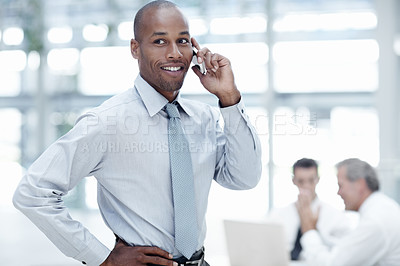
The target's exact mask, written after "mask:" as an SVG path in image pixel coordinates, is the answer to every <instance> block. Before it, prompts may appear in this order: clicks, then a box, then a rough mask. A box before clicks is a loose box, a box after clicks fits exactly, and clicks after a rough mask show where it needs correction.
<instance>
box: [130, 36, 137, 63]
mask: <svg viewBox="0 0 400 266" xmlns="http://www.w3.org/2000/svg"><path fill="white" fill-rule="evenodd" d="M131 54H132V56H133V58H135V59H138V58H139V56H138V54H139V42H138V41H136V40H135V39H131Z"/></svg>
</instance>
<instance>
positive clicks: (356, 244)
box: [301, 192, 400, 266]
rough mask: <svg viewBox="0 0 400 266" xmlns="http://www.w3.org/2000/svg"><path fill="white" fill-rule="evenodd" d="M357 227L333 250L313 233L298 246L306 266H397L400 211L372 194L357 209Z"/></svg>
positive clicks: (399, 262)
mask: <svg viewBox="0 0 400 266" xmlns="http://www.w3.org/2000/svg"><path fill="white" fill-rule="evenodd" d="M359 212H360V221H359V225H358V227H357V228H356V229H355V230H354V231H353V232H351V233H350V234H349V235H347V236H346V237H344V238H343V239H342V240H341V241H340V242H338V244H337V245H335V246H334V247H333V248H332V249H330V248H328V247H327V246H326V245H324V243H323V242H322V240H321V237H320V234H319V232H318V231H316V230H310V231H308V232H306V233H305V234H304V235H303V237H302V239H301V244H302V246H303V249H304V256H305V258H306V260H307V265H309V266H372V265H374V266H399V265H400V207H399V205H398V204H397V203H396V202H395V201H394V200H392V199H390V198H389V197H387V196H385V195H384V194H382V193H379V192H374V193H372V194H371V195H370V196H369V197H368V198H367V199H366V200H365V201H364V202H363V204H362V205H361V207H360V210H359Z"/></svg>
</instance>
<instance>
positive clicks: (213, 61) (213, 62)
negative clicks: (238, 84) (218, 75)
mask: <svg viewBox="0 0 400 266" xmlns="http://www.w3.org/2000/svg"><path fill="white" fill-rule="evenodd" d="M219 58H220V56H219V54H212V55H211V60H210V62H211V65H212V66H213V67H212V68H211V70H212V71H214V72H217V70H218V68H219V64H218V61H219Z"/></svg>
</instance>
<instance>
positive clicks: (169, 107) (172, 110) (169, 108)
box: [165, 103, 180, 118]
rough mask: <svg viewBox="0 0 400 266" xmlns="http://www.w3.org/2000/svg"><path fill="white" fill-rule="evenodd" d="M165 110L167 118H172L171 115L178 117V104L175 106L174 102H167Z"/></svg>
mask: <svg viewBox="0 0 400 266" xmlns="http://www.w3.org/2000/svg"><path fill="white" fill-rule="evenodd" d="M165 111H166V112H167V114H168V116H169V118H173V117H178V118H179V117H180V115H179V111H178V106H176V104H173V103H167V104H166V105H165Z"/></svg>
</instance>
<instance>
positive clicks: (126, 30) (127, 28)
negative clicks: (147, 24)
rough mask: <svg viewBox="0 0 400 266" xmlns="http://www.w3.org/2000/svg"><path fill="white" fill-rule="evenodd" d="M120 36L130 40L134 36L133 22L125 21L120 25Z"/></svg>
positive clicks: (122, 38)
mask: <svg viewBox="0 0 400 266" xmlns="http://www.w3.org/2000/svg"><path fill="white" fill-rule="evenodd" d="M118 37H119V38H120V39H121V40H130V39H132V38H133V22H132V21H125V22H121V23H120V24H119V25H118Z"/></svg>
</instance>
